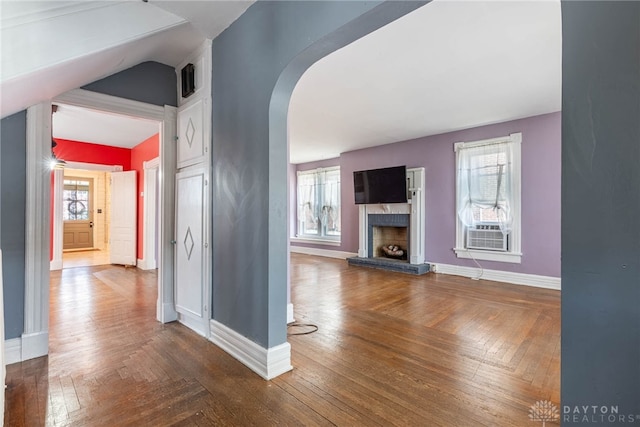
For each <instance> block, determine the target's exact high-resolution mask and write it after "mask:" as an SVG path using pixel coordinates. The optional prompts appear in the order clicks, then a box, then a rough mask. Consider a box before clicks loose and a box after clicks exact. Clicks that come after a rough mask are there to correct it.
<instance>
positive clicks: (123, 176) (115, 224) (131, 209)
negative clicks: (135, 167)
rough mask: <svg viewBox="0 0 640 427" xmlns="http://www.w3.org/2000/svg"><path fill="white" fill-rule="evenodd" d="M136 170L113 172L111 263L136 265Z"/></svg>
mask: <svg viewBox="0 0 640 427" xmlns="http://www.w3.org/2000/svg"><path fill="white" fill-rule="evenodd" d="M136 191H137V188H136V171H127V172H112V173H111V224H110V227H109V228H110V239H109V240H110V243H111V247H110V248H109V253H110V260H111V261H110V262H111V264H122V265H136V243H137V240H136V238H137V236H136V232H137V230H136V222H137V221H136V216H137V208H136V200H137V198H136Z"/></svg>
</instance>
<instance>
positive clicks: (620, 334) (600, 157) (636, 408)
mask: <svg viewBox="0 0 640 427" xmlns="http://www.w3.org/2000/svg"><path fill="white" fill-rule="evenodd" d="M562 39H563V55H562V62H563V70H562V79H563V82H562V100H563V102H562V405H563V408H562V409H563V412H564V411H565V410H566V408H565V407H568V409H569V412H570V414H569V417H568V418H565V417H566V415H565V414H563V425H572V426H573V425H585V426H587V425H598V426H609V425H630V424H633V425H638V424H639V423H640V220H639V219H640V3H639V2H572V1H567V2H563V3H562ZM582 405H596V406H597V407H598V409H596V410H593V409H591V408H589V409H588V411H587V415H588V417H587V418H586V419H585V418H584V417H583V416H582V415H583V411H582V410H581V409H580V407H581V406H582ZM601 405H603V406H606V407H610V406H617V407H618V410H619V413H620V414H623V415H625V419H624V422H622V421H620V420H619V419H618V420H617V421H616V422H609V419H608V417H606V418H604V420H601V419H600V416H601V415H602V412H603V410H602V408H599V407H600V406H601ZM576 406H578V413H577V415H578V416H577V417H575V418H574V417H573V415H576V414H574V410H575V407H576ZM591 415H593V416H595V417H596V422H593V421H591V418H592V417H591ZM628 415H631V416H634V417H635V416H638V418H637V419H636V418H634V419H633V420H629V417H628Z"/></svg>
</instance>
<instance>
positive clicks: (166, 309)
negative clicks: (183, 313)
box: [156, 300, 178, 323]
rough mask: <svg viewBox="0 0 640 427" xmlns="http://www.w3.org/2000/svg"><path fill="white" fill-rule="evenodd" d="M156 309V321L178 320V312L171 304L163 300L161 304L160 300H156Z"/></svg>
mask: <svg viewBox="0 0 640 427" xmlns="http://www.w3.org/2000/svg"><path fill="white" fill-rule="evenodd" d="M156 306H157V307H156V311H157V314H158V316H156V318H157V320H158V322H160V323H169V322H175V321H176V320H178V312H177V311H176V309H175V308H174V306H173V304H171V303H168V302H165V303H164V304H162V303H161V302H160V300H158V301H157V302H156Z"/></svg>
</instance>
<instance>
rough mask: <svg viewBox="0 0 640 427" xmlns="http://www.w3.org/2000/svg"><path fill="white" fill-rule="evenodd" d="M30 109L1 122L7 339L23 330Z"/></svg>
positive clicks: (0, 218)
mask: <svg viewBox="0 0 640 427" xmlns="http://www.w3.org/2000/svg"><path fill="white" fill-rule="evenodd" d="M26 158H27V112H26V111H21V112H19V113H16V114H14V115H12V116H9V117H5V118H4V119H2V121H1V122H0V207H1V208H0V247H1V248H2V278H3V285H4V333H5V339H12V338H17V337H20V336H21V335H22V332H23V331H24V274H25V270H24V268H25V264H24V263H25V260H24V256H25V252H24V250H25V220H24V216H25V203H26V202H25V200H26V182H27V176H26V167H27V166H26Z"/></svg>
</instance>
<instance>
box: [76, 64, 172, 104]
mask: <svg viewBox="0 0 640 427" xmlns="http://www.w3.org/2000/svg"><path fill="white" fill-rule="evenodd" d="M82 89H86V90H90V91H92V92H99V93H103V94H106V95H112V96H117V97H119V98H126V99H132V100H134V101H140V102H146V103H147V104H153V105H160V106H163V105H172V106H177V105H178V89H177V78H176V72H175V69H174V68H173V67H169V66H168V65H164V64H160V63H158V62H143V63H142V64H138V65H136V66H134V67H131V68H128V69H126V70H124V71H121V72H119V73H117V74H114V75H112V76H108V77H105V78H104V79H101V80H98V81H96V82H93V83H90V84H88V85H86V86H84V87H83V88H82Z"/></svg>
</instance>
